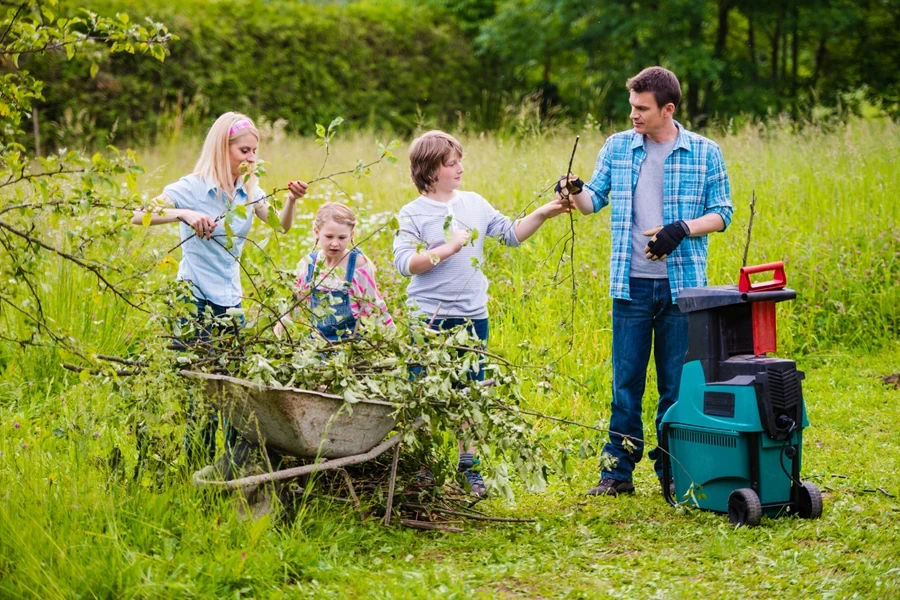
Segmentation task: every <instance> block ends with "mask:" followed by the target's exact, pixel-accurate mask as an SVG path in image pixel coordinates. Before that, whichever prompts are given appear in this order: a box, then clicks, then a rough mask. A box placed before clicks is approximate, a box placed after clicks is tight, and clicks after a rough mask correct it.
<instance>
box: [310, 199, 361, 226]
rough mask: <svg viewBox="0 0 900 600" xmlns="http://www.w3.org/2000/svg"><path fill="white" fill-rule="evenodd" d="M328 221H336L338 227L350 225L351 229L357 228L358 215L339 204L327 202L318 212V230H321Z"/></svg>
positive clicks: (315, 222) (316, 224)
mask: <svg viewBox="0 0 900 600" xmlns="http://www.w3.org/2000/svg"><path fill="white" fill-rule="evenodd" d="M328 221H334V222H335V223H337V224H338V225H349V226H350V229H354V228H355V227H356V215H354V214H353V211H352V210H350V209H349V208H347V207H346V206H344V205H343V204H338V203H337V202H326V203H325V204H323V205H322V206H321V208H319V210H318V212H316V220H315V221H314V224H315V226H316V229H320V228H321V227H322V225H324V224H325V223H327V222H328Z"/></svg>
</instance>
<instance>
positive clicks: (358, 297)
mask: <svg viewBox="0 0 900 600" xmlns="http://www.w3.org/2000/svg"><path fill="white" fill-rule="evenodd" d="M355 227H356V217H355V216H354V215H353V211H351V210H350V209H349V208H347V207H346V206H344V205H342V204H338V203H336V202H328V203H326V204H324V205H322V207H321V208H320V209H319V212H317V213H316V219H315V222H314V224H313V233H315V236H316V246H317V247H318V248H319V249H318V250H313V251H312V252H311V253H310V254H309V255H307V256H305V257H303V259H302V260H301V261H300V264H299V265H298V266H297V274H298V279H297V288H298V289H297V293H298V296H299V297H300V298H305V299H306V302H307V304H308V306H309V308H310V309H311V310H312V311H313V322H314V324H315V326H316V328H317V329H318V331H319V333H321V334H322V336H323V337H325V338H326V339H327V340H329V341H332V342H334V341H337V340H340V339H342V338H344V337H347V336H352V335H354V334H355V333H356V330H357V327H358V322H359V320H360V319H361V318H364V317H372V318H375V319H376V320H377V321H378V322H380V323H381V324H383V325H385V326H387V327H391V328H393V327H395V325H394V321H393V319H391V314H390V312H388V309H387V305H386V304H385V302H384V299H383V298H382V297H381V294H379V293H378V287H377V286H376V285H375V265H374V264H372V262H371V261H369V260H368V259H367V258H366V257H365V256H364V255H363V253H362V252H361V251H360V250H358V249H356V248H353V247H352V246H353V230H354V228H355ZM348 247H350V248H351V249H348ZM319 307H321V308H322V309H323V310H316V309H317V308H319ZM329 308H330V310H328V309H329Z"/></svg>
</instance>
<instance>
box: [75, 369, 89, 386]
mask: <svg viewBox="0 0 900 600" xmlns="http://www.w3.org/2000/svg"><path fill="white" fill-rule="evenodd" d="M90 378H91V372H90V371H88V370H87V369H82V370H81V372H80V373H79V374H78V379H80V380H81V383H85V382H87V380H88V379H90Z"/></svg>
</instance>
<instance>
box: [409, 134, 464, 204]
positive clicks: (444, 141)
mask: <svg viewBox="0 0 900 600" xmlns="http://www.w3.org/2000/svg"><path fill="white" fill-rule="evenodd" d="M454 152H456V154H458V155H459V158H462V156H463V151H462V144H460V143H459V141H458V140H457V139H456V138H455V137H453V136H452V135H450V134H449V133H444V132H443V131H438V130H436V129H435V130H432V131H426V132H425V133H423V134H422V135H420V136H419V137H417V138H416V139H414V140H413V143H412V144H410V146H409V176H410V177H411V178H412V181H413V183H414V184H415V186H416V189H417V190H419V193H420V194H425V193H427V192H431V191H434V188H433V186H434V182H435V181H437V176H438V171H439V170H440V168H441V165H445V164H447V161H449V160H450V157H451V156H452V155H453V153H454Z"/></svg>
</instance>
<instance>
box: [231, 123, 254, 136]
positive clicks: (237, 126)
mask: <svg viewBox="0 0 900 600" xmlns="http://www.w3.org/2000/svg"><path fill="white" fill-rule="evenodd" d="M248 127H253V123H251V122H250V121H248V120H247V119H241V120H240V121H235V122H234V125H232V126H231V129H229V130H228V137H233V136H234V134H236V133H237V132H238V131H240V130H242V129H247V128H248Z"/></svg>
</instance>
